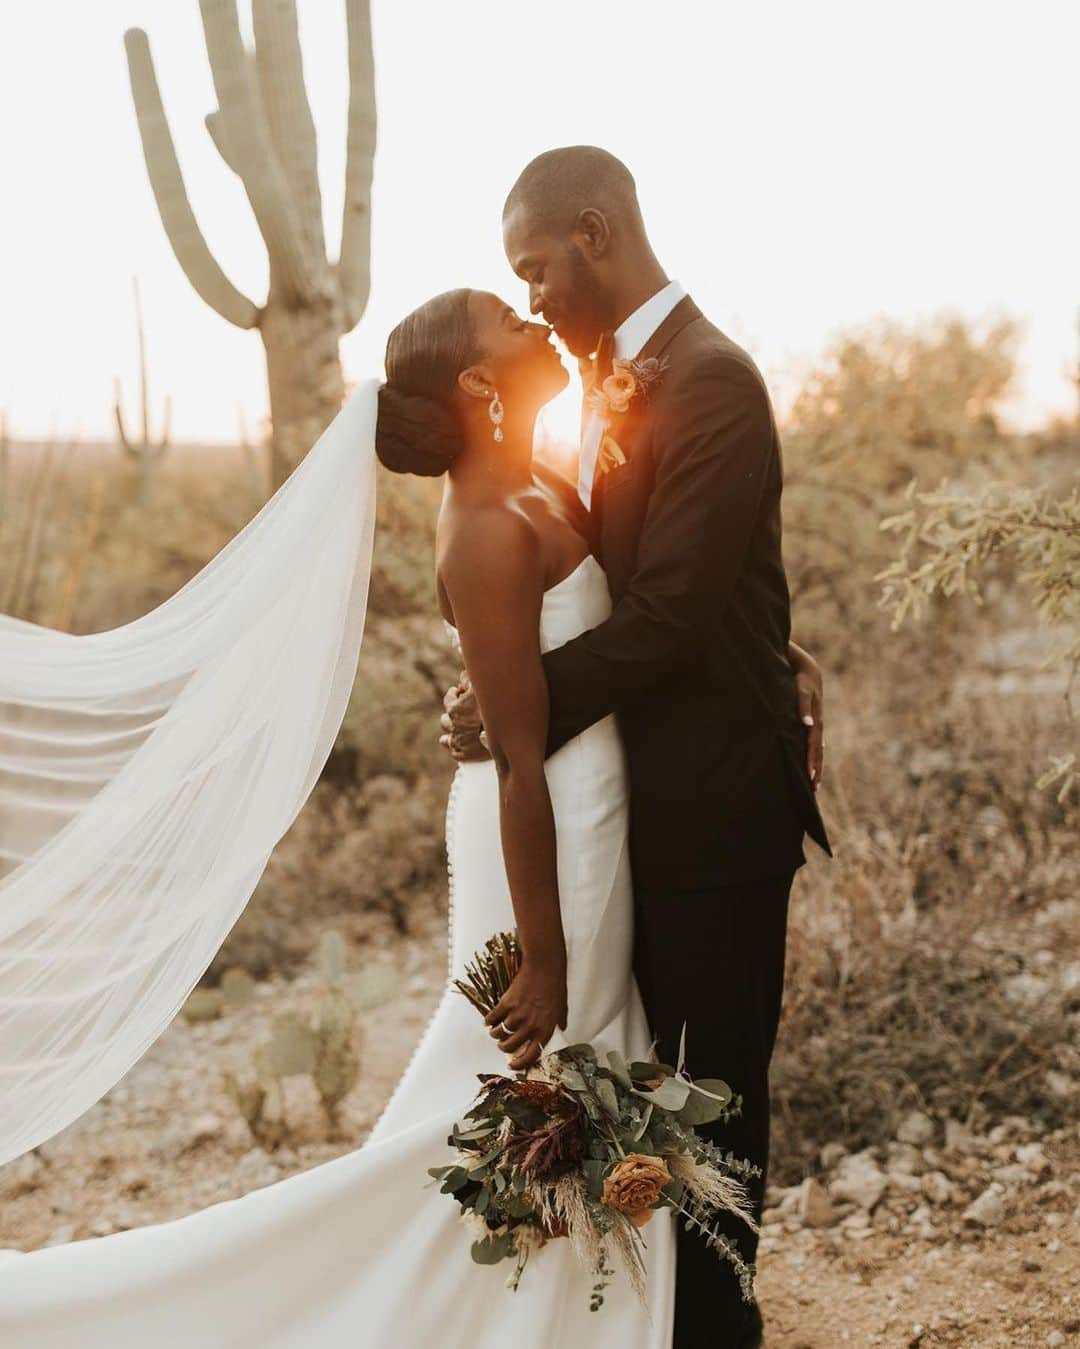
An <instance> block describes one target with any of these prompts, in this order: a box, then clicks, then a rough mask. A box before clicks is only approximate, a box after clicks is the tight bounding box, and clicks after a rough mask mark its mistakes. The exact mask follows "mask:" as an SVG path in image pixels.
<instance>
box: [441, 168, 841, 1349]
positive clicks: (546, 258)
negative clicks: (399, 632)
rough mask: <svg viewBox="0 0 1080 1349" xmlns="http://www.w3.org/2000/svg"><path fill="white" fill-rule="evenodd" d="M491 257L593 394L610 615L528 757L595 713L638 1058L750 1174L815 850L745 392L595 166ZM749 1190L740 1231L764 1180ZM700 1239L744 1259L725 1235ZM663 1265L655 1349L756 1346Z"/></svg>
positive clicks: (738, 1312) (518, 190)
mask: <svg viewBox="0 0 1080 1349" xmlns="http://www.w3.org/2000/svg"><path fill="white" fill-rule="evenodd" d="M503 241H504V245H505V248H506V253H507V257H508V258H509V260H510V264H511V266H512V267H513V269H514V271H515V272H516V273H517V275H518V276H519V277H521V279H522V280H523V281H525V282H526V283H527V284H528V287H529V299H530V308H531V310H532V312H533V313H534V314H542V315H543V317H544V319H545V321H546V322H548V323H549V324H551V325H552V326H553V327H554V329H555V331H556V333H557V334H558V335H559V337H560V338H561V339H562V340H563V342H565V344H566V345H567V347H568V348H569V350H570V351H571V352H572V353H573V354H574V355H575V356H577V357H578V358H579V360H580V361H581V362H582V366H583V371H585V375H586V384H587V387H589V388H590V389H592V390H593V391H594V397H593V398H592V399H590V400H589V404H588V407H587V411H586V415H585V419H584V423H583V439H582V448H581V456H580V467H579V477H578V483H577V489H578V498H579V502H580V504H579V505H578V511H579V519H580V523H581V526H582V528H583V529H584V530H585V532H586V533H587V536H588V537H589V538H590V539H591V541H592V546H593V550H594V551H595V552H596V554H597V555H598V557H599V559H600V561H601V562H602V564H603V566H604V568H605V570H606V572H607V576H608V581H609V584H610V588H611V593H612V599H613V601H614V609H613V612H612V614H611V617H610V618H608V619H607V620H606V621H605V622H603V623H601V624H600V625H599V626H598V627H596V628H593V629H592V630H591V631H589V632H586V633H583V634H582V635H581V636H580V637H577V638H575V639H574V640H573V641H571V642H568V643H567V644H566V645H565V646H563V647H560V648H559V649H557V650H554V651H550V652H548V653H547V654H546V655H545V657H544V668H545V672H546V675H547V682H548V688H549V693H550V701H551V722H550V738H549V745H548V750H549V753H551V752H554V751H555V750H557V749H558V748H559V747H560V746H561V745H563V744H565V743H566V742H567V741H568V740H570V739H572V738H573V737H574V736H576V735H578V734H580V732H582V731H583V730H584V729H585V728H586V727H588V726H590V725H592V724H593V723H594V722H596V721H598V720H600V719H601V718H603V717H605V716H607V715H609V714H610V713H617V714H618V719H619V726H620V730H621V733H622V737H623V740H624V743H625V746H626V753H627V761H628V767H629V775H630V800H631V820H630V846H631V858H632V864H633V875H634V906H635V933H636V937H635V953H634V968H635V974H636V976H637V979H638V982H639V985H640V988H641V993H642V998H643V1001H644V1004H645V1010H646V1012H647V1014H648V1018H649V1022H650V1027H651V1030H652V1033H653V1034H654V1035H655V1036H656V1037H657V1039H658V1045H657V1049H658V1054H659V1057H660V1059H661V1061H663V1062H667V1063H674V1062H675V1061H676V1059H675V1056H676V1055H677V1053H678V1046H679V1036H680V1032H681V1030H682V1027H683V1023H684V1022H685V1023H686V1068H687V1071H688V1072H689V1073H691V1074H692V1075H693V1076H695V1077H722V1078H724V1079H725V1080H726V1081H727V1082H728V1083H729V1084H730V1085H731V1087H732V1089H733V1090H734V1091H735V1092H736V1093H737V1094H739V1095H741V1096H742V1100H743V1107H742V1113H741V1115H740V1116H738V1117H737V1118H736V1119H735V1120H733V1121H731V1122H730V1123H728V1124H726V1125H720V1124H716V1125H713V1126H708V1127H706V1129H705V1130H704V1131H703V1132H705V1133H706V1134H707V1135H708V1136H710V1137H711V1138H712V1140H713V1141H714V1142H716V1143H717V1144H718V1145H719V1146H720V1147H722V1148H723V1149H724V1150H725V1151H726V1150H728V1149H730V1150H731V1151H732V1152H734V1153H735V1154H736V1155H737V1156H743V1157H748V1158H749V1159H750V1160H751V1161H753V1162H754V1163H755V1164H756V1165H758V1166H759V1167H761V1168H762V1170H763V1171H764V1169H765V1166H766V1164H767V1160H768V1136H769V1096H768V1067H769V1060H770V1056H771V1054H772V1050H773V1042H774V1039H775V1036H776V1028H777V1023H778V1020H779V1016H780V1003H781V993H782V987H783V975H784V945H785V934H786V925H787V910H788V895H789V891H790V889H791V883H792V879H793V877H794V875H795V872H796V870H797V869H798V867H800V866H801V865H802V864H803V863H804V861H805V857H804V854H803V848H802V844H803V838H804V835H806V834H809V835H810V837H811V838H813V839H814V840H815V841H816V842H817V843H818V844H819V845H820V846H821V847H822V848H823V849H824V850H825V851H826V852H828V851H829V844H828V839H827V837H826V833H825V828H824V825H823V824H822V820H821V816H820V814H819V813H818V809H817V805H816V802H815V796H814V791H815V786H816V783H814V782H812V781H811V771H814V773H815V776H819V772H818V771H817V769H816V767H813V765H814V763H815V753H816V748H812V749H811V754H810V760H811V764H812V768H811V769H808V767H807V763H808V753H807V751H808V746H807V738H808V737H807V730H806V727H805V726H804V724H803V720H802V719H801V718H800V710H799V705H798V698H797V695H796V684H795V678H794V672H793V666H792V663H791V662H792V660H796V661H800V660H802V659H804V657H805V653H802V652H800V651H799V649H798V648H797V647H789V642H790V627H791V623H790V608H789V599H788V587H787V580H786V577H785V574H784V566H783V562H782V560H781V549H780V493H781V483H782V469H781V458H780V444H779V440H778V438H777V432H776V426H775V423H774V421H773V416H772V411H771V408H770V404H769V398H768V394H767V392H766V389H765V386H764V384H763V382H762V379H761V375H760V374H759V373H758V370H757V368H756V367H755V365H754V363H753V361H752V360H751V358H750V357H749V356H748V355H747V354H746V352H744V351H743V350H742V349H741V348H739V347H738V346H736V345H735V343H733V342H732V341H730V339H728V338H727V337H725V336H724V334H723V333H721V332H720V331H719V330H718V329H717V328H715V327H714V326H713V325H712V324H711V323H710V322H709V321H708V319H706V318H705V317H704V315H703V314H702V313H701V311H700V310H699V309H698V307H697V305H696V304H695V303H694V301H693V300H692V299H691V298H690V297H689V296H688V295H686V294H685V293H684V291H683V290H682V288H681V287H680V286H679V284H678V283H677V282H675V281H669V279H668V277H667V275H666V274H665V273H664V271H663V269H662V268H661V266H660V264H659V262H658V261H657V258H656V255H655V254H654V253H653V250H652V247H651V246H650V243H649V240H648V237H647V235H646V232H645V226H644V223H643V221H642V216H641V210H640V207H639V205H638V200H637V193H636V188H635V184H634V180H633V178H632V176H631V175H630V173H629V171H628V170H627V169H626V167H625V166H624V165H623V164H622V163H620V161H619V160H617V159H615V158H614V156H612V155H610V154H608V153H607V152H605V151H603V150H599V149H595V148H592V147H588V146H574V147H571V148H567V149H562V150H552V151H549V152H548V153H547V154H543V155H540V156H539V158H537V159H535V160H533V161H532V163H531V164H529V165H528V166H527V167H526V169H525V170H524V172H523V173H522V174H521V176H520V177H519V178H518V180H517V182H516V183H515V184H514V186H513V188H512V189H511V191H510V195H509V196H508V198H507V200H506V205H505V207H504V210H503ZM594 352H595V353H596V355H595V358H594V359H593V360H592V361H589V362H587V358H588V357H590V355H591V354H592V353H594ZM613 359H614V360H616V361H635V362H636V365H634V366H632V367H630V368H627V367H626V366H625V365H623V366H616V367H615V368H614V370H613V368H612V365H611V362H612V360H613ZM806 659H808V658H806ZM811 664H812V663H811ZM447 709H448V714H449V726H450V729H451V731H452V735H451V736H450V737H447V739H448V740H449V742H450V743H451V746H452V748H453V749H454V751H455V753H457V754H458V755H459V757H469V753H470V744H469V741H470V735H471V734H474V733H475V732H474V730H473V729H472V728H474V727H475V717H476V712H475V704H474V703H471V700H470V698H469V697H468V695H463V694H462V692H461V691H460V690H459V691H456V692H452V693H451V694H450V695H448V701H447ZM812 734H814V735H815V736H817V734H818V730H817V729H816V728H815V731H814V732H813V733H812ZM750 1190H751V1194H752V1197H753V1200H754V1209H755V1213H756V1215H757V1216H758V1217H760V1213H761V1201H762V1197H763V1191H764V1176H763V1177H762V1178H761V1179H759V1180H757V1181H753V1182H751V1185H750ZM723 1230H724V1231H725V1233H726V1235H727V1236H728V1237H729V1238H730V1239H731V1240H733V1241H735V1242H736V1244H737V1245H738V1246H739V1248H740V1250H741V1252H742V1254H743V1256H744V1258H746V1259H748V1260H750V1259H753V1257H754V1254H755V1251H756V1246H757V1242H756V1239H755V1238H754V1236H753V1234H752V1233H751V1232H750V1231H749V1230H748V1229H747V1228H746V1227H745V1225H744V1224H742V1223H741V1222H740V1221H739V1220H737V1219H731V1220H730V1221H729V1222H727V1223H726V1224H723ZM678 1243H679V1244H678V1262H677V1269H678V1275H677V1290H676V1300H675V1336H674V1344H675V1346H676V1349H690V1346H705V1345H708V1346H710V1349H721V1347H723V1349H727V1346H732V1347H733V1349H734V1347H736V1346H738V1347H739V1349H743V1347H745V1346H754V1345H760V1344H761V1343H762V1342H763V1341H762V1330H761V1317H760V1313H759V1312H758V1309H757V1306H756V1304H754V1305H752V1306H749V1307H748V1306H747V1304H745V1303H744V1302H742V1301H741V1298H740V1294H739V1289H738V1285H737V1281H736V1280H735V1279H734V1278H733V1277H732V1275H731V1271H730V1269H729V1268H728V1267H727V1266H725V1265H722V1264H721V1263H720V1262H719V1261H718V1260H717V1256H716V1254H715V1253H714V1252H713V1251H711V1250H709V1249H708V1247H707V1246H706V1245H705V1243H704V1242H703V1241H702V1240H701V1238H700V1237H699V1236H697V1235H696V1234H690V1233H687V1232H686V1231H684V1230H682V1229H680V1232H679V1237H678Z"/></svg>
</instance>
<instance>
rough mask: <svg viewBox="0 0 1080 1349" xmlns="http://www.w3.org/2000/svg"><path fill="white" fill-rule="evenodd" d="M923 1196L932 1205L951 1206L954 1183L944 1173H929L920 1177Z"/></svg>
mask: <svg viewBox="0 0 1080 1349" xmlns="http://www.w3.org/2000/svg"><path fill="white" fill-rule="evenodd" d="M920 1180H921V1183H922V1191H923V1194H925V1195H926V1197H927V1199H929V1200H930V1202H931V1204H949V1203H951V1202H952V1198H953V1183H952V1181H951V1180H950V1179H949V1178H948V1176H947V1175H945V1173H944V1172H943V1171H927V1173H926V1175H925V1176H922V1177H920Z"/></svg>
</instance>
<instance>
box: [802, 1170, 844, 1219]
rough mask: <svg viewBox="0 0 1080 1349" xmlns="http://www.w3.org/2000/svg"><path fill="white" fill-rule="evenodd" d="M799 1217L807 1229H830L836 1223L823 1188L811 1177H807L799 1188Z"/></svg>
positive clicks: (833, 1212) (830, 1203) (833, 1211)
mask: <svg viewBox="0 0 1080 1349" xmlns="http://www.w3.org/2000/svg"><path fill="white" fill-rule="evenodd" d="M798 1211H799V1217H800V1218H801V1219H802V1221H803V1223H804V1224H805V1225H806V1226H807V1227H831V1226H832V1224H833V1223H834V1222H835V1221H836V1210H835V1209H834V1208H833V1206H832V1201H831V1200H830V1198H829V1196H828V1193H827V1192H826V1190H825V1187H824V1186H823V1185H821V1184H820V1183H819V1182H818V1181H816V1180H815V1179H814V1178H813V1176H807V1178H806V1179H805V1180H804V1181H803V1183H802V1185H801V1186H800V1187H799V1210H798Z"/></svg>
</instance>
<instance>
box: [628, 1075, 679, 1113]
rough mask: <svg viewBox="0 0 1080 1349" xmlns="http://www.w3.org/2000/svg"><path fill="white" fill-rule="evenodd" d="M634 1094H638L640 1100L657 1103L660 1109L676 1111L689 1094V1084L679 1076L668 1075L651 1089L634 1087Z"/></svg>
mask: <svg viewBox="0 0 1080 1349" xmlns="http://www.w3.org/2000/svg"><path fill="white" fill-rule="evenodd" d="M634 1094H635V1095H637V1096H640V1097H641V1098H642V1100H645V1101H651V1102H652V1103H653V1105H658V1106H659V1107H660V1108H661V1110H671V1111H678V1110H681V1109H682V1108H683V1106H684V1105H685V1104H686V1098H687V1097H688V1096H689V1095H690V1084H689V1083H688V1082H684V1081H682V1079H681V1078H677V1077H668V1078H665V1079H664V1081H663V1082H661V1083H660V1085H659V1086H658V1087H654V1088H652V1089H651V1090H649V1089H645V1088H642V1087H636V1088H635V1089H634Z"/></svg>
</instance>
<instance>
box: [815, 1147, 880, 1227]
mask: <svg viewBox="0 0 1080 1349" xmlns="http://www.w3.org/2000/svg"><path fill="white" fill-rule="evenodd" d="M887 1183H888V1181H887V1179H886V1177H885V1173H884V1172H883V1171H882V1170H881V1168H880V1167H879V1166H878V1164H877V1162H875V1161H874V1159H873V1157H872V1156H871V1155H870V1154H869V1152H857V1153H855V1154H854V1156H851V1157H845V1158H844V1160H843V1161H842V1162H841V1163H840V1165H839V1166H838V1167H837V1169H836V1172H835V1174H834V1175H833V1178H832V1180H831V1181H830V1183H829V1194H830V1195H831V1197H832V1198H833V1199H849V1200H851V1202H852V1203H853V1204H857V1205H858V1206H859V1207H860V1208H861V1209H863V1210H864V1211H865V1212H867V1213H869V1212H870V1211H871V1209H873V1207H874V1205H875V1204H876V1203H877V1202H878V1200H879V1199H880V1198H881V1196H882V1195H883V1194H884V1193H885V1186H886V1184H887Z"/></svg>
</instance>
